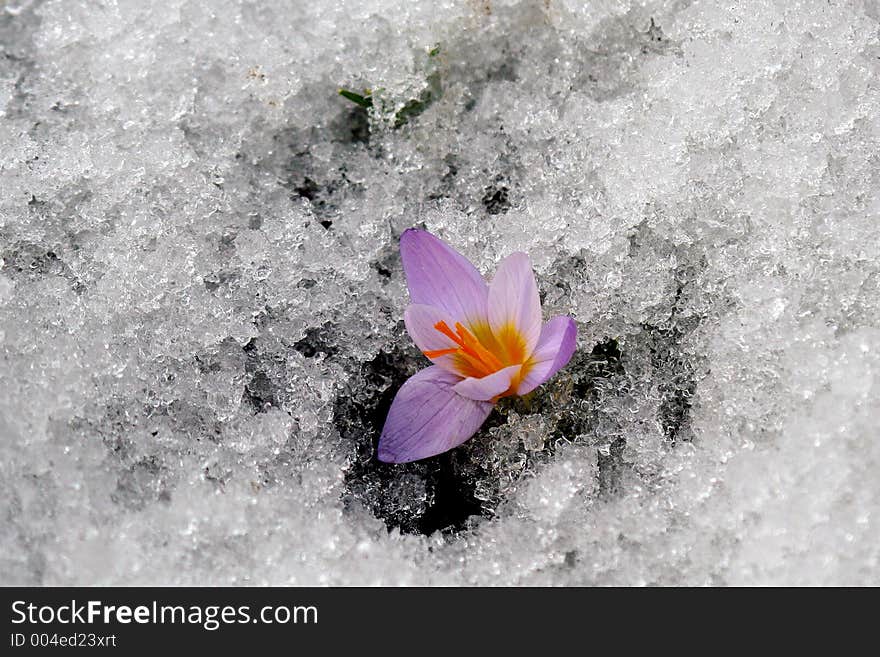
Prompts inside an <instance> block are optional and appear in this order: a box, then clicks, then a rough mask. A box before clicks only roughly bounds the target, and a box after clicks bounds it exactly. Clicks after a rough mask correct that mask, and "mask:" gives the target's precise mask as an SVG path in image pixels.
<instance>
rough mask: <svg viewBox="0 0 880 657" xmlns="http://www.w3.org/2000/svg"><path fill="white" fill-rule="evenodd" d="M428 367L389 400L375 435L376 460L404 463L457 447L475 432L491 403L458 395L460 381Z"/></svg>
mask: <svg viewBox="0 0 880 657" xmlns="http://www.w3.org/2000/svg"><path fill="white" fill-rule="evenodd" d="M460 380H461V379H460V377H457V376H455V375H453V374H450V373H449V372H446V371H445V370H443V369H442V368H440V367H437V366H431V367H428V368H426V369H424V370H422V371H421V372H418V373H417V374H415V375H414V376H412V377H410V378H409V380H408V381H407V382H406V383H404V384H403V386H402V387H401V388H400V390H398V391H397V396H396V397H395V398H394V401H393V402H392V403H391V410H389V411H388V418H387V419H386V420H385V427H384V428H383V429H382V435H381V437H380V438H379V460H380V461H385V462H386V463H408V462H409V461H418V460H419V459H424V458H427V457H429V456H434V455H435V454H440V453H442V452H445V451H448V450H450V449H452V448H453V447H458V446H459V445H461V444H462V443H463V442H464V441H466V440H467V439H468V438H470V437H471V436H473V435H474V433H476V431H477V429H479V428H480V426H481V425H482V424H483V422H484V421H485V420H486V417H488V415H489V413H490V412H491V411H492V404H489V403H487V402H481V401H474V400H472V399H467V398H466V397H462V396H461V395H459V394H458V393H457V392H455V391H454V390H453V389H452V388H453V386H454V385H455V384H456V383H457V382H458V381H460Z"/></svg>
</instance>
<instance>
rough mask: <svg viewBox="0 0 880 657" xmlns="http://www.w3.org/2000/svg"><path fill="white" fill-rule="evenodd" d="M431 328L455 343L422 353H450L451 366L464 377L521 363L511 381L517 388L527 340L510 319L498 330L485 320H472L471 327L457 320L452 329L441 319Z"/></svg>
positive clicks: (524, 371) (435, 354)
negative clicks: (517, 372) (473, 321)
mask: <svg viewBox="0 0 880 657" xmlns="http://www.w3.org/2000/svg"><path fill="white" fill-rule="evenodd" d="M434 328H435V329H436V330H437V331H439V332H440V333H442V334H443V335H445V336H446V337H447V338H449V339H450V340H452V342H454V343H455V345H456V346H455V347H450V348H448V349H434V350H430V351H426V352H425V355H426V356H427V357H428V358H438V357H440V356H446V355H452V356H453V357H454V358H453V363H454V367H455V369H456V370H457V371H458V373H459V374H461V376H463V377H474V378H477V379H481V378H483V377H484V376H488V375H490V374H494V373H495V372H497V371H498V370H501V369H504V368H505V367H510V366H511V365H524V367H523V369H522V370H521V371H520V372H519V374H518V375H517V376H516V377H514V380H513V381H512V382H511V389H512V390H516V387H517V385H518V384H519V381H520V380H521V379H522V377H524V376H525V374H526V371H527V370H528V369H529V363H528V362H527V356H526V341H525V339H524V338H523V336H522V335H521V334H520V332H519V331H518V330H517V329H516V326H514V325H513V324H512V323H508V324H505V325H504V326H502V327H501V328H500V329H499V330H498V331H492V329H491V328H490V327H489V325H488V324H487V323H484V322H481V323H478V324H473V325H471V327H470V328H468V327H466V326H464V325H463V324H461V323H460V322H456V323H455V331H453V330H452V329H450V328H449V325H448V324H447V323H446V322H442V321H441V322H437V323H436V324H434ZM510 394H512V393H510ZM502 396H503V395H502Z"/></svg>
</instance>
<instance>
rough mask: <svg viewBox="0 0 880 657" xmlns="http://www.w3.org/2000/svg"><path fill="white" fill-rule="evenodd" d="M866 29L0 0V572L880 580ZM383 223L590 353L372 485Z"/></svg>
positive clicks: (878, 138) (795, 15)
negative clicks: (443, 251) (456, 439)
mask: <svg viewBox="0 0 880 657" xmlns="http://www.w3.org/2000/svg"><path fill="white" fill-rule="evenodd" d="M878 18H880V15H878V5H877V4H876V3H874V2H870V1H858V0H856V1H853V2H837V1H832V2H814V1H812V0H810V1H804V2H792V1H790V0H784V1H783V0H780V1H778V2H772V1H769V0H768V1H762V2H743V3H730V2H723V3H722V2H719V3H714V2H687V1H674V2H651V1H645V2H629V1H626V0H620V1H607V2H599V1H596V2H574V1H562V2H560V1H559V0H546V1H541V2H537V1H535V2H525V1H523V2H510V1H505V2H499V1H496V0H491V1H490V0H479V1H478V0H471V1H468V2H424V3H414V2H409V1H408V0H398V1H394V0H390V1H387V2H386V1H383V2H351V3H332V2H263V1H258V0H252V1H244V0H240V1H231V0H218V1H216V2H211V3H204V2H184V1H181V0H168V1H166V2H161V3H145V2H141V1H139V0H129V1H122V0H120V1H117V2H110V1H106V2H95V1H94V0H90V1H85V0H82V1H80V0H63V1H61V0H59V1H57V2H50V1H44V2H40V1H30V0H10V1H8V2H5V3H3V5H2V8H0V172H2V173H0V176H2V177H0V258H2V260H0V263H2V267H0V354H2V365H0V473H2V478H0V499H2V502H0V514H2V516H0V517H2V522H0V581H2V583H3V584H53V585H54V584H208V583H211V584H245V583H247V584H268V583H272V584H380V583H381V584H731V585H733V584H832V583H833V584H880V574H878V573H880V571H878V557H880V477H878V474H880V440H878V420H880V396H878V394H877V381H878V377H880V327H878V319H880V237H878V230H877V226H878V219H880V217H878V214H880V156H878V153H880V144H878V142H880V91H878V80H880V43H878V34H880V24H878ZM339 87H344V88H346V89H350V90H353V91H356V92H358V93H363V92H364V91H365V89H371V90H372V91H373V107H372V109H370V110H365V109H363V108H361V107H359V106H357V105H356V104H354V103H352V102H349V101H347V100H345V99H344V98H342V97H340V96H339V95H338V94H337V90H338V88H339ZM401 110H403V111H401ZM413 225H422V226H424V227H426V228H428V229H429V230H431V231H433V232H435V233H436V234H438V235H439V236H440V237H442V238H444V239H446V240H447V241H449V242H450V243H451V244H453V245H454V246H455V247H456V248H458V249H460V250H461V251H462V252H463V253H465V254H466V255H467V256H468V257H469V258H471V259H472V260H473V261H474V262H476V263H477V265H478V266H479V267H481V268H482V270H483V271H490V270H492V269H494V267H495V266H496V264H497V263H498V261H499V259H500V258H502V257H503V256H505V255H506V254H508V253H510V252H512V251H514V250H524V251H527V252H528V253H529V254H530V255H531V256H532V259H533V262H534V265H535V269H536V271H537V275H538V279H539V284H540V287H541V292H542V296H543V297H544V305H545V312H546V313H547V315H548V316H549V315H551V314H558V313H570V314H572V315H573V316H574V317H575V318H576V319H577V321H578V323H579V330H580V335H579V350H578V352H577V353H576V355H575V358H574V359H573V361H572V363H571V365H570V366H569V367H568V368H567V369H566V370H564V371H563V372H562V373H561V374H560V375H559V376H558V377H557V378H556V379H555V380H554V381H553V382H552V383H550V384H548V385H546V386H544V387H543V388H542V389H541V390H539V391H538V394H536V395H535V396H534V397H533V398H532V399H529V400H519V401H513V402H509V403H506V404H505V405H503V406H501V407H499V409H498V411H497V412H496V413H494V414H493V416H492V417H491V418H490V420H489V421H488V423H487V424H486V426H485V427H484V429H483V430H482V431H481V433H479V434H478V436H477V437H476V438H475V439H474V440H472V441H471V442H470V443H468V444H467V445H465V446H464V447H463V448H461V449H460V450H457V451H455V452H453V453H452V454H449V455H447V456H445V457H440V458H438V459H432V460H430V461H426V462H423V463H417V464H412V465H409V466H385V465H381V464H377V463H376V462H375V460H374V459H373V452H372V450H373V449H374V441H375V439H376V436H377V432H378V429H379V428H381V423H382V421H383V419H384V413H385V411H386V410H387V407H388V404H389V403H390V400H391V397H392V396H393V394H394V392H395V390H396V389H397V387H398V386H399V385H400V383H401V382H402V381H403V380H405V378H406V377H407V376H408V375H410V374H411V373H413V372H415V371H416V370H417V369H418V368H420V367H423V366H424V365H425V364H426V361H425V360H424V359H423V358H422V357H420V355H419V354H418V352H417V351H415V349H414V348H413V347H412V346H411V342H410V340H409V339H408V338H407V336H406V335H405V333H404V328H403V322H402V320H401V318H402V314H403V309H404V307H405V304H406V303H407V294H406V289H405V285H404V280H403V278H402V271H401V266H400V261H399V257H398V253H397V238H398V236H399V235H400V233H401V232H402V231H403V230H404V229H405V228H407V227H410V226H413Z"/></svg>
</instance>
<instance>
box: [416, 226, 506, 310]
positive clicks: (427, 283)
mask: <svg viewBox="0 0 880 657" xmlns="http://www.w3.org/2000/svg"><path fill="white" fill-rule="evenodd" d="M400 257H401V259H402V260H403V271H404V273H405V274H406V283H407V285H408V286H409V296H410V300H411V301H412V302H413V303H417V304H425V305H428V306H435V307H437V308H441V309H442V310H445V311H446V312H447V313H449V314H450V315H451V316H452V318H453V319H454V320H455V321H459V322H462V323H463V324H472V323H476V322H478V321H480V320H483V319H484V318H485V317H486V303H487V299H488V295H489V287H488V285H486V279H484V278H483V276H482V275H481V274H480V272H479V271H477V269H476V268H475V267H474V266H473V265H472V264H471V263H470V262H469V261H468V259H467V258H465V257H464V256H463V255H461V254H460V253H458V252H457V251H455V250H454V249H453V248H452V247H450V246H448V245H447V244H445V243H444V242H442V241H441V240H439V239H438V238H436V237H434V236H433V235H431V233H429V232H427V231H424V230H416V229H414V228H411V229H409V230H407V231H405V232H404V233H403V235H401V236H400ZM450 326H452V324H450Z"/></svg>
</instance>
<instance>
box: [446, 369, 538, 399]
mask: <svg viewBox="0 0 880 657" xmlns="http://www.w3.org/2000/svg"><path fill="white" fill-rule="evenodd" d="M521 369H522V365H511V366H510V367H505V368H504V369H501V370H498V371H497V372H495V373H494V374H489V375H488V376H484V377H483V378H481V379H477V378H474V377H468V378H466V379H464V380H462V381H460V382H459V383H456V384H455V386H453V388H452V389H453V390H455V392H457V393H458V394H459V395H461V396H462V397H467V398H468V399H473V400H476V401H489V400H490V399H492V398H493V397H497V396H498V395H500V394H502V393H504V392H507V391H508V389H509V388H510V384H511V382H512V381H513V379H514V377H515V376H516V375H517V374H519V371H520V370H521Z"/></svg>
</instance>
